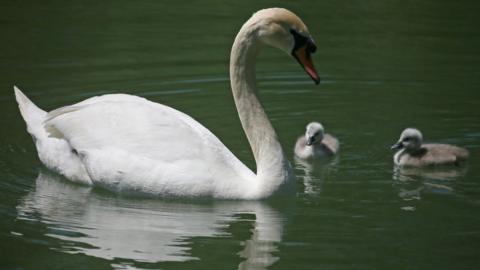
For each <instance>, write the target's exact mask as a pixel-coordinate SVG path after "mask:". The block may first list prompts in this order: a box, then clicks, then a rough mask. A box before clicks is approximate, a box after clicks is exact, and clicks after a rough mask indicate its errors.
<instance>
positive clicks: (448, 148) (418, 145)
mask: <svg viewBox="0 0 480 270" xmlns="http://www.w3.org/2000/svg"><path fill="white" fill-rule="evenodd" d="M422 141H423V136H422V133H421V132H420V131H419V130H418V129H415V128H407V129H405V130H404V131H403V132H402V134H401V135H400V139H399V140H398V142H397V143H396V144H394V145H393V146H392V149H395V150H398V151H397V152H396V153H395V155H394V157H393V161H394V163H395V165H398V166H405V167H426V166H436V165H459V164H460V163H461V162H462V161H465V160H466V159H467V158H468V156H469V153H468V150H467V149H465V148H461V147H458V146H455V145H449V144H436V143H435V144H424V143H422Z"/></svg>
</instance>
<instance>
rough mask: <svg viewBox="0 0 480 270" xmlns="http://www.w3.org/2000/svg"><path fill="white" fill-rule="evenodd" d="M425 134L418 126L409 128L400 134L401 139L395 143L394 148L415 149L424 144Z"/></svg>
mask: <svg viewBox="0 0 480 270" xmlns="http://www.w3.org/2000/svg"><path fill="white" fill-rule="evenodd" d="M422 141H423V136H422V133H421V132H420V130H418V129H416V128H407V129H405V130H404V131H403V132H402V134H401V135H400V139H399V140H398V142H397V143H396V144H394V145H392V147H391V148H392V149H393V150H400V149H405V150H406V151H409V152H410V151H415V150H418V149H420V147H421V146H422Z"/></svg>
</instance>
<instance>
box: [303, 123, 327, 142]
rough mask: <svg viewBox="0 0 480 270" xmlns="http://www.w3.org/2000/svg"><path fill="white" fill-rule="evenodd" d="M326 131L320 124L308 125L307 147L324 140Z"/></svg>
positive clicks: (306, 133) (306, 134)
mask: <svg viewBox="0 0 480 270" xmlns="http://www.w3.org/2000/svg"><path fill="white" fill-rule="evenodd" d="M324 132H325V129H324V128H323V126H322V124H320V123H318V122H312V123H310V124H308V125H307V130H306V132H305V139H306V140H307V145H308V146H311V145H313V144H316V143H319V142H321V141H322V140H323V134H324Z"/></svg>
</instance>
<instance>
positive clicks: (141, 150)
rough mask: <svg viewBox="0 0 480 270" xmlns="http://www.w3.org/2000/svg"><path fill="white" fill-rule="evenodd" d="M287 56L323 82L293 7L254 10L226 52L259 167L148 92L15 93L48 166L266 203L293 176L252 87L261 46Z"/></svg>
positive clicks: (108, 181)
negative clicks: (62, 97)
mask: <svg viewBox="0 0 480 270" xmlns="http://www.w3.org/2000/svg"><path fill="white" fill-rule="evenodd" d="M264 44H266V45H271V46H274V47H277V48H279V49H281V50H284V51H286V52H288V53H291V54H292V55H293V56H294V57H295V58H296V59H297V60H298V62H299V63H300V64H301V65H302V66H303V67H304V69H305V71H306V72H307V73H308V74H309V75H310V77H312V79H314V80H315V82H317V83H318V81H319V78H318V75H317V73H316V71H315V69H314V68H313V64H312V61H311V57H310V54H311V53H313V52H314V51H315V46H314V44H313V40H312V39H311V37H310V35H309V34H308V30H307V28H306V26H305V25H304V24H303V22H302V21H301V20H300V19H299V18H298V17H297V16H296V15H295V14H293V13H292V12H290V11H288V10H285V9H280V8H271V9H265V10H261V11H258V12H257V13H255V14H254V15H253V16H252V17H251V18H250V19H249V20H248V21H247V22H246V23H245V24H244V25H243V27H242V28H241V29H240V32H239V33H238V35H237V37H236V39H235V42H234V44H233V47H232V53H231V58H230V77H231V87H232V92H233V94H234V95H233V96H234V100H235V104H236V106H237V110H238V113H239V117H240V120H241V123H242V126H243V129H244V131H245V133H246V135H247V139H248V141H249V143H250V145H251V148H252V151H253V154H254V157H255V160H256V163H257V172H256V173H254V172H253V171H251V170H250V169H249V168H248V167H247V166H245V165H244V164H243V163H242V162H241V161H240V160H238V158H236V157H235V155H233V154H232V153H231V152H230V151H229V150H228V149H227V147H225V145H224V144H223V143H222V142H221V141H220V140H219V139H218V138H217V137H216V136H215V135H214V134H212V133H211V132H210V131H209V130H208V129H207V128H205V127H204V126H202V125H201V124H200V123H198V122H197V121H195V120H194V119H193V118H191V117H190V116H188V115H186V114H184V113H182V112H180V111H177V110H175V109H173V108H170V107H168V106H165V105H162V104H158V103H154V102H151V101H149V100H147V99H145V98H141V97H137V96H132V95H126V94H110V95H103V96H98V97H92V98H89V99H87V100H84V101H82V102H79V103H77V104H74V105H71V106H66V107H62V108H59V109H56V110H53V111H51V112H48V113H47V112H45V111H43V110H41V109H40V108H38V107H37V106H36V105H35V104H34V103H33V102H31V101H30V100H29V99H28V98H27V97H26V96H25V95H24V94H23V93H22V91H21V90H20V89H18V88H17V87H14V88H15V96H16V99H17V102H18V104H19V108H20V112H21V114H22V117H23V118H24V120H25V122H26V124H27V130H28V132H29V133H30V134H31V135H32V137H33V138H34V141H35V145H36V148H37V152H38V155H39V158H40V160H41V161H42V163H43V164H44V165H45V166H46V167H48V168H50V169H52V170H54V171H56V172H58V173H60V174H62V175H64V176H65V177H67V178H68V179H70V180H71V181H75V182H79V183H84V184H88V185H95V186H101V187H104V188H106V189H109V190H112V191H115V192H126V193H142V194H151V195H159V196H210V197H215V198H228V199H260V198H265V197H268V196H270V195H272V194H274V193H275V192H276V191H277V190H279V189H280V187H282V186H286V185H285V184H287V183H289V182H290V181H291V180H292V178H293V173H292V170H291V167H290V164H289V162H288V160H287V158H286V157H285V154H284V153H283V150H282V148H281V146H280V143H279V142H278V139H277V135H276V133H275V130H274V129H273V127H272V126H271V124H270V121H269V120H268V117H267V116H266V114H265V112H264V110H263V107H262V106H261V104H260V102H259V100H258V98H257V96H256V89H255V56H256V54H257V53H258V51H259V49H260V48H261V47H262V45H264Z"/></svg>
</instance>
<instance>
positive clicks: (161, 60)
mask: <svg viewBox="0 0 480 270" xmlns="http://www.w3.org/2000/svg"><path fill="white" fill-rule="evenodd" d="M270 6H283V7H287V8H289V9H291V10H292V11H294V12H296V13H297V14H298V15H299V16H300V17H301V18H302V19H303V20H304V22H305V23H306V24H307V25H308V27H309V29H310V32H311V33H312V35H313V37H314V38H315V40H316V43H317V45H318V48H319V49H318V52H317V53H316V54H315V56H314V61H315V62H316V66H317V69H318V70H319V72H320V75H321V77H322V78H323V82H322V84H321V85H320V86H314V85H313V83H312V82H311V81H310V80H309V78H307V75H305V74H304V72H303V71H302V70H301V69H300V67H299V66H298V64H297V63H296V62H295V61H294V60H292V59H290V57H289V56H286V55H285V54H284V53H282V52H279V51H276V50H274V49H268V50H265V51H263V52H262V54H261V56H260V58H259V60H258V61H259V64H258V81H259V82H258V85H259V88H260V90H261V99H262V101H263V103H264V105H265V108H266V110H267V112H268V114H269V116H270V118H271V120H272V122H273V125H274V126H275V128H276V129H277V131H278V133H279V136H280V138H281V141H282V144H283V146H284V149H285V151H286V152H287V153H288V154H289V156H290V157H291V161H292V163H294V164H295V167H296V173H297V183H298V185H297V193H296V195H294V196H290V197H284V198H281V199H277V200H267V201H261V202H238V201H215V200H213V201H195V200H193V201H192V200H174V201H164V200H161V199H158V200H155V199H138V198H124V197H119V196H116V195H115V194H111V193H108V192H105V191H102V190H98V189H90V188H88V187H83V186H78V185H74V184H71V183H69V182H67V181H65V180H63V179H60V178H59V177H58V176H56V175H54V174H52V173H50V172H48V171H47V170H45V169H44V168H43V166H42V165H41V163H40V162H39V160H38V158H37V154H36V150H35V148H34V146H33V143H32V141H31V138H30V137H29V135H28V134H27V133H26V131H25V124H24V122H23V120H22V119H21V117H20V114H19V112H18V109H17V107H16V103H15V101H14V98H13V85H14V84H16V85H18V86H19V87H20V88H21V89H22V90H24V91H25V93H26V94H27V95H28V96H30V97H31V98H32V100H34V102H35V103H37V104H38V105H39V106H40V107H41V108H44V109H46V110H51V109H54V108H57V107H59V106H62V105H66V104H71V103H74V102H78V101H80V100H82V99H84V98H87V97H90V96H94V95H99V94H103V93H115V92H126V93H131V94H136V95H140V96H144V97H147V98H149V99H151V100H153V101H157V102H161V103H164V104H167V105H170V106H172V107H174V108H177V109H179V110H181V111H184V112H186V113H188V114H189V115H191V116H193V117H194V118H196V119H197V120H198V121H200V122H201V123H203V124H204V125H205V126H206V127H207V128H209V129H210V130H211V131H212V132H213V133H215V134H217V136H218V137H219V138H221V140H222V141H223V142H224V143H225V144H226V145H227V146H228V147H229V148H230V149H231V150H232V151H233V152H234V153H235V154H236V155H237V156H238V157H239V158H240V159H241V160H243V161H244V162H246V163H247V164H248V165H249V166H250V167H253V164H254V162H253V158H252V156H251V153H250V149H249V146H248V143H247V141H246V139H245V136H244V134H243V131H242V130H241V127H240V123H239V120H238V117H237V114H236V111H235V109H234V105H233V100H232V96H231V92H230V89H229V79H228V56H229V52H230V46H231V44H232V42H233V38H234V36H235V34H236V32H237V31H238V29H239V28H240V26H241V25H242V24H243V22H244V21H245V20H246V19H247V18H248V17H249V16H250V15H251V14H252V13H253V12H254V11H255V10H258V9H260V8H264V7H270ZM0 13H1V17H0V36H1V42H0V113H1V118H0V127H1V129H0V130H1V131H0V217H1V218H0V268H1V269H111V268H117V269H235V268H239V269H264V268H271V269H476V268H478V267H479V264H480V179H479V177H480V166H479V161H480V158H479V154H480V121H479V119H480V111H479V105H480V91H479V88H480V27H479V26H480V16H479V14H480V4H479V3H478V1H466V0H465V1H433V0H431V1H333V0H330V1H289V2H275V3H272V2H268V1H231V2H229V3H227V2H225V1H170V2H167V1H75V2H73V1H11V0H6V1H2V2H1V3H0ZM311 120H317V121H321V122H322V123H323V124H324V125H325V127H326V129H327V131H328V132H330V133H332V134H334V135H336V136H337V137H338V138H339V140H340V141H341V152H340V155H339V156H338V157H337V158H335V159H333V160H329V161H326V162H321V163H320V162H317V163H314V164H308V163H307V164H304V163H298V162H295V161H294V159H293V151H292V148H293V145H294V142H295V140H296V138H297V137H298V136H299V135H300V134H302V133H303V131H304V127H305V125H306V124H307V123H308V122H309V121H311ZM409 126H415V127H418V128H419V129H421V130H422V131H423V133H424V137H425V138H426V139H427V140H428V141H436V142H444V143H452V144H457V145H460V146H464V147H466V148H468V149H469V150H470V154H471V159H470V161H469V163H468V166H467V167H465V168H463V169H445V170H442V171H438V170H435V171H431V170H428V171H425V170H422V171H395V170H394V167H393V165H392V153H391V152H390V150H389V146H390V145H391V144H392V143H394V142H395V141H396V139H397V138H398V136H399V134H400V132H401V131H402V130H403V129H404V128H405V127H409Z"/></svg>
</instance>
